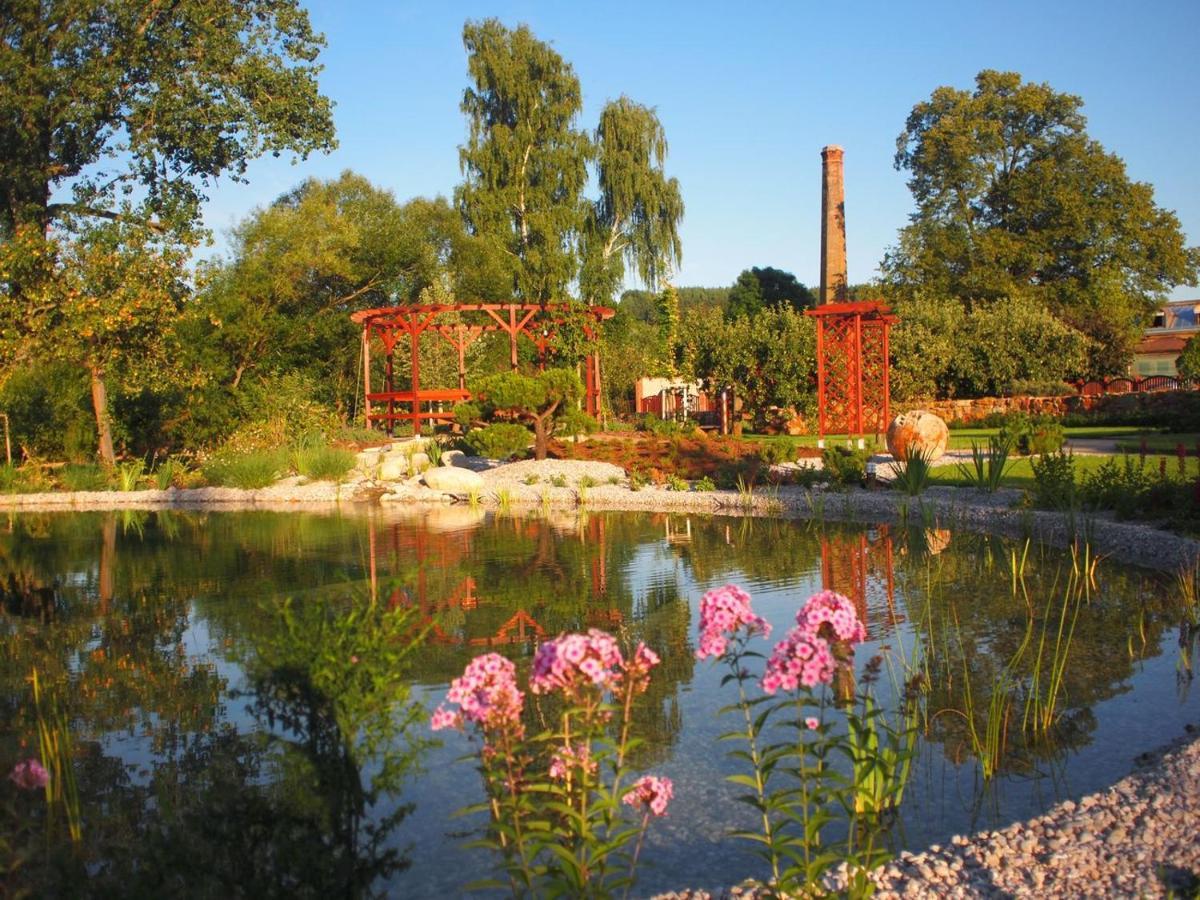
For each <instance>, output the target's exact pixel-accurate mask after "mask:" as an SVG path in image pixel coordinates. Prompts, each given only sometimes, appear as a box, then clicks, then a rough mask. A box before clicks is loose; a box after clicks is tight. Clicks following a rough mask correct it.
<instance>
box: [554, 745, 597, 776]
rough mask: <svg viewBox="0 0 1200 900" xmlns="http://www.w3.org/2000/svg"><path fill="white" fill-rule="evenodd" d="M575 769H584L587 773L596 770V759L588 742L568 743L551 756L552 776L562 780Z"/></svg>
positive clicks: (589, 773)
mask: <svg viewBox="0 0 1200 900" xmlns="http://www.w3.org/2000/svg"><path fill="white" fill-rule="evenodd" d="M573 771H582V772H584V773H585V774H587V775H591V774H593V773H594V772H595V771H596V761H595V760H594V759H592V755H591V751H590V750H589V749H588V746H587V744H568V745H567V746H565V747H561V748H560V749H559V750H558V751H557V752H556V753H555V754H554V755H553V756H552V757H550V777H551V778H557V779H558V780H559V781H562V780H564V779H565V778H566V777H567V775H568V773H570V772H573Z"/></svg>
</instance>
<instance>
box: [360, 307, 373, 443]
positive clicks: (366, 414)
mask: <svg viewBox="0 0 1200 900" xmlns="http://www.w3.org/2000/svg"><path fill="white" fill-rule="evenodd" d="M370 335H371V326H370V325H368V324H367V323H366V322H364V323H363V336H362V342H363V424H364V425H365V426H366V427H367V428H370V427H371V336H370Z"/></svg>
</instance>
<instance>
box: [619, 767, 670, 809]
mask: <svg viewBox="0 0 1200 900" xmlns="http://www.w3.org/2000/svg"><path fill="white" fill-rule="evenodd" d="M674 796H675V786H674V785H673V784H672V783H671V779H670V778H659V777H657V776H655V775H643V776H642V777H641V778H639V779H638V780H637V781H635V782H634V783H633V787H632V788H631V789H630V790H629V792H628V793H626V794H625V796H624V797H622V798H621V802H622V803H625V804H626V805H628V806H644V807H646V808H647V809H649V810H650V812H651V813H653V814H654V815H656V816H665V815H666V814H667V804H669V803H670V802H671V798H672V797H674Z"/></svg>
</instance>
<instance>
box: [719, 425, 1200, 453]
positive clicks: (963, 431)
mask: <svg viewBox="0 0 1200 900" xmlns="http://www.w3.org/2000/svg"><path fill="white" fill-rule="evenodd" d="M1066 432H1067V438H1068V439H1070V438H1114V439H1117V440H1119V441H1121V442H1122V443H1127V444H1129V445H1130V448H1131V450H1132V451H1133V452H1137V449H1138V445H1139V443H1140V442H1141V439H1142V437H1145V438H1146V440H1147V443H1148V445H1149V446H1150V448H1151V449H1152V450H1158V451H1160V452H1163V453H1168V452H1169V453H1174V452H1175V445H1176V444H1177V443H1179V442H1180V441H1183V444H1184V446H1186V447H1188V448H1189V449H1194V448H1195V443H1196V440H1198V439H1200V435H1196V434H1182V435H1174V434H1166V433H1163V432H1160V431H1157V430H1154V429H1148V428H1146V427H1145V426H1140V425H1076V426H1071V427H1069V428H1067V429H1066ZM999 433H1000V429H999V428H952V429H950V441H949V445H948V446H949V448H950V449H951V450H969V449H971V444H972V443H976V444H980V445H984V444H986V443H987V440H988V438H989V437H995V436H996V435H998V434H999ZM742 439H743V440H747V441H756V442H762V443H771V444H774V443H782V444H789V445H791V446H793V447H815V446H817V441H818V440H819V438H818V437H817V436H816V435H815V434H801V435H789V434H746V435H743V436H742ZM849 440H850V438H849V437H848V436H847V435H844V434H829V435H826V436H825V446H827V447H836V446H839V445H841V446H845V444H846V442H847V441H849ZM865 440H866V445H867V447H868V448H870V447H878V448H880V449H882V448H883V446H884V442H883V440H882V438H880V439H876V437H875V436H874V435H867V436H866V437H865ZM1155 441H1156V442H1157V443H1152V442H1155Z"/></svg>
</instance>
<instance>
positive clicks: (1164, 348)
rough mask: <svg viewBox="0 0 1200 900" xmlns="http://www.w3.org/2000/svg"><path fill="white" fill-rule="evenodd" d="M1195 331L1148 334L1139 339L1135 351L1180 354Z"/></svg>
mask: <svg viewBox="0 0 1200 900" xmlns="http://www.w3.org/2000/svg"><path fill="white" fill-rule="evenodd" d="M1194 333H1195V332H1190V333H1188V334H1163V333H1162V332H1159V333H1158V334H1151V335H1147V336H1146V337H1144V338H1142V339H1141V340H1140V341H1138V344H1137V346H1136V347H1135V348H1134V351H1133V352H1134V353H1144V354H1148V353H1172V354H1176V355H1178V354H1179V353H1180V352H1181V351H1182V350H1183V345H1184V344H1186V343H1187V342H1188V339H1189V338H1190V337H1191V336H1192V334H1194Z"/></svg>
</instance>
